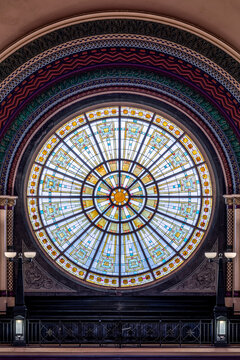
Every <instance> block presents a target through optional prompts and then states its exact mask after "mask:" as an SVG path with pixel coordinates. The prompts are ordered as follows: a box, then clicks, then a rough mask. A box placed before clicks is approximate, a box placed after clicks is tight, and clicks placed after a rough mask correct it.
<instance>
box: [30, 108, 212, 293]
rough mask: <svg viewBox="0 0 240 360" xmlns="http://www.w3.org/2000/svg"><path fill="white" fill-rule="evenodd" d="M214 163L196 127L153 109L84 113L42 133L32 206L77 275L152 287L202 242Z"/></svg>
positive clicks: (48, 246) (50, 251)
mask: <svg viewBox="0 0 240 360" xmlns="http://www.w3.org/2000/svg"><path fill="white" fill-rule="evenodd" d="M208 167H209V165H208V163H207V162H206V159H205V157H204V155H203V153H202V152H201V151H200V149H199V146H198V145H197V144H196V143H195V141H193V140H192V137H191V135H190V134H188V133H187V132H186V131H185V130H183V129H181V128H180V127H179V125H178V124H175V123H174V122H172V121H171V120H169V119H166V118H164V117H163V116H161V115H159V114H157V113H154V112H152V111H149V110H144V109H139V108H135V107H130V106H112V107H106V108H99V109H95V110H92V111H88V112H85V113H82V114H80V115H78V116H76V117H75V118H73V119H72V120H70V121H68V122H66V123H65V124H63V125H62V126H60V127H59V128H58V129H57V130H56V131H55V132H53V133H52V134H51V135H50V136H48V138H46V139H45V141H44V143H43V145H42V147H41V149H40V150H39V151H38V153H37V155H36V156H35V158H34V160H33V163H32V166H31V169H30V171H29V178H28V185H27V195H26V204H27V208H28V216H29V221H30V224H31V228H32V232H33V234H34V237H35V239H36V241H37V243H38V244H39V245H40V246H41V247H42V248H43V249H44V251H45V253H46V254H47V256H48V257H49V258H50V259H51V260H52V262H53V263H54V264H55V265H56V266H58V267H59V268H60V269H62V270H64V271H65V272H67V273H68V274H71V276H73V277H74V278H75V279H79V280H80V281H83V282H86V283H88V284H93V285H98V286H104V287H121V288H129V287H134V286H140V285H145V284H146V285H147V284H151V283H153V282H154V281H157V280H159V279H161V278H164V277H166V276H167V275H169V274H171V273H172V272H173V271H176V270H177V269H179V268H180V267H181V266H183V264H184V263H186V261H187V260H188V259H189V257H190V256H192V255H193V253H194V252H195V251H196V250H197V249H198V247H199V245H200V244H201V243H202V241H203V239H204V237H205V235H206V233H207V231H208V227H209V224H210V220H211V213H212V201H213V194H212V180H211V176H210V173H209V168H208Z"/></svg>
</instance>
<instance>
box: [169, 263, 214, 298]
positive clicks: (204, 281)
mask: <svg viewBox="0 0 240 360" xmlns="http://www.w3.org/2000/svg"><path fill="white" fill-rule="evenodd" d="M215 290H216V271H215V269H214V267H213V265H212V264H210V263H209V262H208V261H207V260H204V261H203V263H202V265H201V266H200V267H199V268H198V269H197V270H196V271H195V272H194V273H193V274H192V275H191V276H189V277H188V278H187V279H186V280H183V281H182V282H181V283H179V284H177V285H175V286H173V287H171V288H169V289H168V290H165V291H164V293H166V292H169V293H171V292H198V293H199V292H201V293H202V292H212V293H214V292H215Z"/></svg>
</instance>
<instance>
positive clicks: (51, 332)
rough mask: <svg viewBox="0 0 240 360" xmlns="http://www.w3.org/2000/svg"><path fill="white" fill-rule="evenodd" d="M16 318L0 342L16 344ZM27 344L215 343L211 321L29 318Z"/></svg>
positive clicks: (239, 325)
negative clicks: (14, 340)
mask: <svg viewBox="0 0 240 360" xmlns="http://www.w3.org/2000/svg"><path fill="white" fill-rule="evenodd" d="M228 326H229V343H230V344H232V345H236V344H240V321H237V320H231V321H229V325H228ZM12 331H13V321H12V320H7V319H6V320H0V344H1V345H6V344H11V343H12ZM26 339H27V345H40V346H47V345H57V346H64V345H73V346H87V345H89V346H90V345H98V346H106V345H112V346H119V347H121V346H128V345H135V346H139V347H141V346H144V345H154V346H168V345H169V346H170V345H171V346H173V345H174V346H184V345H211V344H212V343H213V321H212V320H211V319H208V320H193V321H191V320H177V321H174V320H165V319H164V320H152V319H151V320H141V321H137V320H130V321H129V320H106V319H99V320H27V321H26Z"/></svg>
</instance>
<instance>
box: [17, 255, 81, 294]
mask: <svg viewBox="0 0 240 360" xmlns="http://www.w3.org/2000/svg"><path fill="white" fill-rule="evenodd" d="M24 266H25V271H24V273H25V276H24V283H25V284H24V285H25V291H26V292H40V291H44V292H75V291H74V290H72V289H70V288H69V287H67V286H65V285H63V284H61V283H60V282H58V281H56V280H55V279H53V278H52V277H51V276H50V275H49V274H47V273H46V272H45V271H44V270H43V268H42V267H40V265H39V264H37V263H36V261H34V262H31V263H26V264H25V265H24Z"/></svg>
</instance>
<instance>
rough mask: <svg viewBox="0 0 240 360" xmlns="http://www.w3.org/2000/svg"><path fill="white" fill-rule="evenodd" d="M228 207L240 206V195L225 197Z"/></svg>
mask: <svg viewBox="0 0 240 360" xmlns="http://www.w3.org/2000/svg"><path fill="white" fill-rule="evenodd" d="M223 197H224V199H225V203H226V205H229V206H231V205H237V206H239V205H240V194H231V195H223Z"/></svg>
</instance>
